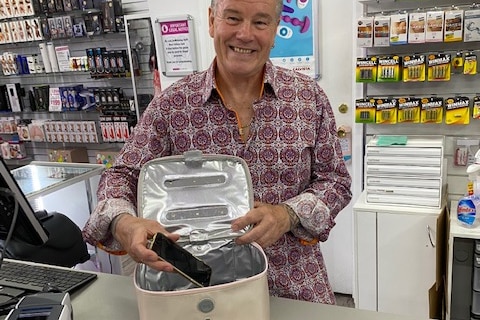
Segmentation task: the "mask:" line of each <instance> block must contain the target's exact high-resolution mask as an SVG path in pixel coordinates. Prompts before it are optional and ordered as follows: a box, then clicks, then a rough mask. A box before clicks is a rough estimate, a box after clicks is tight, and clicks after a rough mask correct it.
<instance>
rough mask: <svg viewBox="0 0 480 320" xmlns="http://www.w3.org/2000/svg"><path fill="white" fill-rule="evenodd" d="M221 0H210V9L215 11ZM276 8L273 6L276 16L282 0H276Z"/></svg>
mask: <svg viewBox="0 0 480 320" xmlns="http://www.w3.org/2000/svg"><path fill="white" fill-rule="evenodd" d="M220 1H222V0H212V2H211V4H210V8H211V9H212V11H213V12H214V13H215V10H216V8H217V3H218V2H220ZM275 2H276V8H275V11H276V12H277V16H278V17H280V14H281V13H282V10H283V0H276V1H275Z"/></svg>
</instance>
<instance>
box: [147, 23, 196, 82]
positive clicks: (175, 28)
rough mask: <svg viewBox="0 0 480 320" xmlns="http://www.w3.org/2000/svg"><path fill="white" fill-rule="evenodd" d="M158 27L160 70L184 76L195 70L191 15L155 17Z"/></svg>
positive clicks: (166, 74)
mask: <svg viewBox="0 0 480 320" xmlns="http://www.w3.org/2000/svg"><path fill="white" fill-rule="evenodd" d="M156 22H157V24H158V27H159V28H160V48H161V52H160V53H161V54H162V59H161V62H162V70H163V74H164V75H165V76H184V75H187V74H190V73H193V72H195V71H197V63H196V56H195V52H196V49H195V38H194V33H193V23H192V17H191V16H188V15H186V16H185V17H177V18H165V19H157V21H156Z"/></svg>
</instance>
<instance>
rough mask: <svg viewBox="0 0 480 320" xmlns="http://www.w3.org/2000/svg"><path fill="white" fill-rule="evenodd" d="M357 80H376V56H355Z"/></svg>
mask: <svg viewBox="0 0 480 320" xmlns="http://www.w3.org/2000/svg"><path fill="white" fill-rule="evenodd" d="M355 76H356V81H357V82H375V81H377V57H367V58H357V68H356V74H355Z"/></svg>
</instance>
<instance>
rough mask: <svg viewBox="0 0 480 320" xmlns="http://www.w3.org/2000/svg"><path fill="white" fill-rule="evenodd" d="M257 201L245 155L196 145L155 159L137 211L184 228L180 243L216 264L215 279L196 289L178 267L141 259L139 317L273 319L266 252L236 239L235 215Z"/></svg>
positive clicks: (146, 170) (143, 179)
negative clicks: (209, 151) (206, 151)
mask: <svg viewBox="0 0 480 320" xmlns="http://www.w3.org/2000/svg"><path fill="white" fill-rule="evenodd" d="M252 206H253V191H252V184H251V178H250V174H249V172H248V167H247V165H246V163H245V162H244V160H243V159H241V158H238V157H234V156H227V155H203V154H202V153H200V152H199V151H192V152H187V153H185V155H184V156H172V157H164V158H159V159H154V160H151V161H149V162H148V163H146V164H145V166H144V167H143V168H142V170H141V173H140V177H139V186H138V208H139V216H142V217H144V218H149V219H155V220H157V221H159V222H160V223H162V225H163V226H165V228H166V229H167V230H169V231H171V232H175V233H178V234H180V239H179V241H178V243H179V244H180V245H182V246H183V247H184V248H185V249H187V250H189V251H190V252H192V253H193V254H194V255H196V256H197V257H199V258H200V259H202V260H204V261H205V262H206V263H207V264H209V265H210V267H211V268H212V279H211V285H210V286H208V287H204V288H196V287H195V286H194V285H192V284H191V283H189V282H188V281H186V280H185V279H184V278H182V277H181V276H179V275H178V274H176V273H168V272H158V271H156V270H153V269H151V268H149V267H148V266H146V265H144V264H137V265H136V267H135V273H134V282H135V289H136V294H137V300H138V308H139V314H140V320H152V319H160V318H161V319H168V320H171V319H178V320H186V319H188V320H197V319H198V320H226V319H228V320H245V319H252V320H253V319H254V320H269V319H270V305H269V293H268V282H267V268H268V263H267V257H266V255H265V253H264V252H263V250H262V248H261V247H260V246H259V245H258V244H256V243H253V244H250V245H245V246H238V245H235V243H234V242H233V240H232V239H234V238H235V237H238V236H239V235H241V234H243V233H244V232H246V230H242V232H240V233H236V234H233V233H232V231H231V229H230V224H231V221H232V220H233V219H235V218H237V217H239V216H242V215H244V214H245V213H246V212H247V211H248V210H249V209H250V208H252Z"/></svg>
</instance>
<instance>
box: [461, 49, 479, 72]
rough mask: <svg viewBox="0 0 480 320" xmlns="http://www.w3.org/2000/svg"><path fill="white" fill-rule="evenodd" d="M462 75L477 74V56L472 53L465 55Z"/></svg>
mask: <svg viewBox="0 0 480 320" xmlns="http://www.w3.org/2000/svg"><path fill="white" fill-rule="evenodd" d="M463 74H467V75H474V74H477V55H476V54H474V53H473V52H467V53H465V59H464V62H463Z"/></svg>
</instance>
